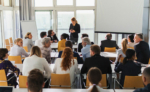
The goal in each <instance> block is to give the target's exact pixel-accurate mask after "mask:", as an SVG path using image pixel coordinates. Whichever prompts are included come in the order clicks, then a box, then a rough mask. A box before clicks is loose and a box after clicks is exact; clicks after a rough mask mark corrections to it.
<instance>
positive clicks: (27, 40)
mask: <svg viewBox="0 0 150 92" xmlns="http://www.w3.org/2000/svg"><path fill="white" fill-rule="evenodd" d="M23 46H27V47H28V52H30V50H31V48H32V46H34V44H33V41H32V34H31V32H28V33H27V34H26V36H25V39H24V40H23Z"/></svg>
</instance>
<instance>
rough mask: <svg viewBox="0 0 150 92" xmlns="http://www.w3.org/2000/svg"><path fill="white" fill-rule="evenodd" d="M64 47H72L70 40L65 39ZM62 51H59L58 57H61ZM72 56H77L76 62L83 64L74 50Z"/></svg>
mask: <svg viewBox="0 0 150 92" xmlns="http://www.w3.org/2000/svg"><path fill="white" fill-rule="evenodd" d="M65 44H66V47H70V48H71V49H72V42H71V41H66V43H65ZM62 53H63V51H60V52H59V55H58V58H61V55H62ZM73 56H74V57H76V58H77V61H78V64H83V60H82V59H81V58H80V56H79V54H78V53H77V52H75V51H73Z"/></svg>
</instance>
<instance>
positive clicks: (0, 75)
mask: <svg viewBox="0 0 150 92" xmlns="http://www.w3.org/2000/svg"><path fill="white" fill-rule="evenodd" d="M0 86H8V84H7V78H6V74H5V70H0Z"/></svg>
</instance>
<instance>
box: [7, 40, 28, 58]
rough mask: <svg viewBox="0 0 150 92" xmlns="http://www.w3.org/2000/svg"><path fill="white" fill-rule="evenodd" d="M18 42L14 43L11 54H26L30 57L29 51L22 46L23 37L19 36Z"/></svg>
mask: <svg viewBox="0 0 150 92" xmlns="http://www.w3.org/2000/svg"><path fill="white" fill-rule="evenodd" d="M15 41H16V44H14V45H13V47H12V48H11V49H10V56H21V57H22V55H25V57H28V56H29V55H28V53H27V52H26V51H25V50H24V49H23V48H22V44H23V41H22V39H21V38H17V39H16V40H15Z"/></svg>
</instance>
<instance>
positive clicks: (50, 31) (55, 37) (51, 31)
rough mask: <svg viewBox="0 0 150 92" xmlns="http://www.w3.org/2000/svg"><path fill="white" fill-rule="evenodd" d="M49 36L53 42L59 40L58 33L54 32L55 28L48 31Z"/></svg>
mask: <svg viewBox="0 0 150 92" xmlns="http://www.w3.org/2000/svg"><path fill="white" fill-rule="evenodd" d="M47 37H50V39H51V43H57V42H58V38H57V36H56V34H55V33H54V31H53V30H49V31H48V36H47Z"/></svg>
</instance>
